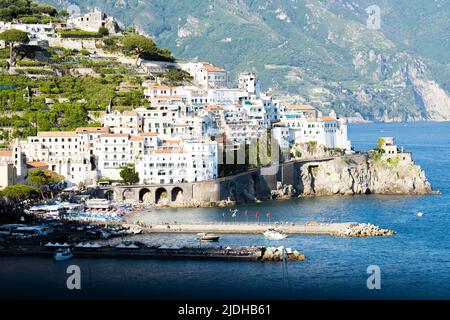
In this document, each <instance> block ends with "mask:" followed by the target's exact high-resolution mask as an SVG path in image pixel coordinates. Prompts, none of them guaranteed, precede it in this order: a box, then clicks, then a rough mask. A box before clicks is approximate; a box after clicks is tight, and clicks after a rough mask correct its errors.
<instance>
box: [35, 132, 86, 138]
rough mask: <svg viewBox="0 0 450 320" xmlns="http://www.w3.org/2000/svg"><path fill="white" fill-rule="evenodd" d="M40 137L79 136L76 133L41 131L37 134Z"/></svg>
mask: <svg viewBox="0 0 450 320" xmlns="http://www.w3.org/2000/svg"><path fill="white" fill-rule="evenodd" d="M37 136H38V137H55V138H59V137H76V136H77V134H76V132H75V131H39V132H38V134H37Z"/></svg>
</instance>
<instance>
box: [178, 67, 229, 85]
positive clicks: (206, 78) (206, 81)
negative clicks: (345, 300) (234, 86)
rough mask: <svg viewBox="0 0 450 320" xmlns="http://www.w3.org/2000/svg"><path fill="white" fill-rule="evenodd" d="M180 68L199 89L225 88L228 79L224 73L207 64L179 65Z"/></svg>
mask: <svg viewBox="0 0 450 320" xmlns="http://www.w3.org/2000/svg"><path fill="white" fill-rule="evenodd" d="M180 67H181V69H182V70H184V71H187V72H188V73H189V74H190V75H191V76H192V78H193V79H194V81H195V82H196V83H197V84H198V85H199V86H200V87H201V88H204V89H207V88H216V87H226V86H227V82H228V79H227V73H226V71H225V70H224V69H222V68H219V67H216V66H214V65H213V64H211V63H209V62H188V63H181V64H180Z"/></svg>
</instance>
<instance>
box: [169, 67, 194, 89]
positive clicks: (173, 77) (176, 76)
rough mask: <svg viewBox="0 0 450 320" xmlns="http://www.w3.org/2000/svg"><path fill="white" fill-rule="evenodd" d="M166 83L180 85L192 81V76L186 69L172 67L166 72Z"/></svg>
mask: <svg viewBox="0 0 450 320" xmlns="http://www.w3.org/2000/svg"><path fill="white" fill-rule="evenodd" d="M165 79H166V80H165V81H164V84H166V85H169V86H180V85H182V84H183V83H185V82H191V81H192V76H191V75H190V74H189V72H187V71H184V70H176V69H171V70H168V71H167V72H166V74H165Z"/></svg>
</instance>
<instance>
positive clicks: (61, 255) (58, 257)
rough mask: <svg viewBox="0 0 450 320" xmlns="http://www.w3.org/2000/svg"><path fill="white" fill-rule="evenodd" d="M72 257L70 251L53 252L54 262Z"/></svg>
mask: <svg viewBox="0 0 450 320" xmlns="http://www.w3.org/2000/svg"><path fill="white" fill-rule="evenodd" d="M72 257H73V253H72V251H70V249H68V248H67V249H58V250H56V251H55V255H54V259H55V261H65V260H69V259H71V258H72Z"/></svg>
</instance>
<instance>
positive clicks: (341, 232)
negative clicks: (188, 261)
mask: <svg viewBox="0 0 450 320" xmlns="http://www.w3.org/2000/svg"><path fill="white" fill-rule="evenodd" d="M270 228H277V229H278V230H280V231H281V232H283V233H286V234H303V235H308V234H310V235H330V236H348V237H353V236H357V235H358V236H363V237H374V236H387V235H393V234H395V232H394V231H392V230H386V229H381V228H380V227H378V226H374V225H372V224H365V223H356V222H341V223H327V224H318V223H310V224H298V225H296V224H291V225H281V226H280V225H276V224H208V225H206V224H204V225H201V224H191V225H189V224H184V225H180V224H176V225H167V224H162V225H152V226H144V227H143V231H144V232H145V233H219V234H262V233H264V231H266V230H268V229H270Z"/></svg>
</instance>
